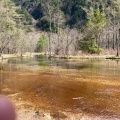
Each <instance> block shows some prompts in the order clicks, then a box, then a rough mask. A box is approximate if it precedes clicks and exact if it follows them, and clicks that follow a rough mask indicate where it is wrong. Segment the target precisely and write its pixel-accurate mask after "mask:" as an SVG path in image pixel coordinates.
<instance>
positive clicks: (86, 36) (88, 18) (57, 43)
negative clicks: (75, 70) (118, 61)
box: [0, 0, 120, 56]
mask: <svg viewBox="0 0 120 120" xmlns="http://www.w3.org/2000/svg"><path fill="white" fill-rule="evenodd" d="M0 4H1V8H0V9H1V11H0V15H1V21H0V26H1V32H0V34H1V38H0V53H1V54H5V53H8V54H12V53H20V54H21V56H22V54H24V53H25V52H42V53H45V54H48V55H49V56H55V55H59V56H69V55H83V54H85V55H86V54H98V55H100V54H103V55H106V54H108V55H113V54H114V55H117V56H119V47H120V42H119V41H120V25H119V22H120V18H119V17H120V2H119V0H114V1H112V0H104V1H101V0H81V1H80V0H68V1H66V0H34V1H33V0H24V1H22V0H1V2H0Z"/></svg>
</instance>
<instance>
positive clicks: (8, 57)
mask: <svg viewBox="0 0 120 120" xmlns="http://www.w3.org/2000/svg"><path fill="white" fill-rule="evenodd" d="M34 55H44V56H47V57H48V58H58V59H71V60H72V59H73V60H79V59H96V60H101V59H111V60H114V59H115V60H119V59H120V56H115V55H75V56H73V55H69V56H61V55H51V57H50V56H49V55H48V54H45V53H25V54H23V56H22V57H23V58H24V57H33V56H34ZM20 57H21V56H20V54H3V55H2V56H1V57H0V62H5V61H7V60H8V59H10V58H20Z"/></svg>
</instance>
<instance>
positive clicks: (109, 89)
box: [0, 56, 120, 119]
mask: <svg viewBox="0 0 120 120" xmlns="http://www.w3.org/2000/svg"><path fill="white" fill-rule="evenodd" d="M0 66H1V67H0V68H1V70H0V80H1V81H0V92H1V94H4V95H8V96H10V97H11V99H13V100H14V101H15V102H16V104H17V105H18V106H19V109H20V108H21V106H22V107H27V108H29V109H31V108H32V107H33V106H34V108H35V110H37V109H39V108H42V109H45V110H50V111H58V110H61V111H66V112H69V111H70V112H73V113H86V114H89V115H95V116H106V117H108V118H118V119H119V117H120V61H117V60H64V59H54V58H53V59H51V60H50V59H48V58H47V57H45V56H34V57H33V58H23V59H20V58H16V59H11V60H9V61H8V63H4V64H1V65H0ZM28 103H29V104H28Z"/></svg>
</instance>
